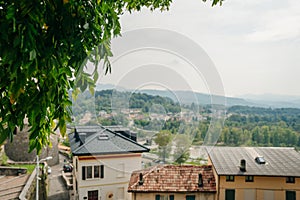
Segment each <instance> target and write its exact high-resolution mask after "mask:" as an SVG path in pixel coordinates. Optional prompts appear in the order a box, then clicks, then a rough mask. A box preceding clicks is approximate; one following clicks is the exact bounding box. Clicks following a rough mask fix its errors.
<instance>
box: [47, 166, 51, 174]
mask: <svg viewBox="0 0 300 200" xmlns="http://www.w3.org/2000/svg"><path fill="white" fill-rule="evenodd" d="M47 172H48V174H51V172H52V170H51V167H49V166H48V169H47Z"/></svg>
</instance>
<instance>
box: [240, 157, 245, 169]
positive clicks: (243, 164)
mask: <svg viewBox="0 0 300 200" xmlns="http://www.w3.org/2000/svg"><path fill="white" fill-rule="evenodd" d="M240 170H241V171H242V172H245V171H246V160H245V159H242V160H241V165H240Z"/></svg>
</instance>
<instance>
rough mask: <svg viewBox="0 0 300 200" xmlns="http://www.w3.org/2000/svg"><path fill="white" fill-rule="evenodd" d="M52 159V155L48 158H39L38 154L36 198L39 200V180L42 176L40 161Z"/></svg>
mask: <svg viewBox="0 0 300 200" xmlns="http://www.w3.org/2000/svg"><path fill="white" fill-rule="evenodd" d="M51 159H52V156H49V157H47V158H43V159H41V160H39V156H38V155H36V195H35V196H36V200H39V180H40V177H39V171H40V170H39V168H40V162H44V161H47V160H51Z"/></svg>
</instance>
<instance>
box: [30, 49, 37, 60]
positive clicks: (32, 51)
mask: <svg viewBox="0 0 300 200" xmlns="http://www.w3.org/2000/svg"><path fill="white" fill-rule="evenodd" d="M35 58H36V51H35V49H33V50H31V51H30V53H29V60H34V59H35Z"/></svg>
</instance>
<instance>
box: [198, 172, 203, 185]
mask: <svg viewBox="0 0 300 200" xmlns="http://www.w3.org/2000/svg"><path fill="white" fill-rule="evenodd" d="M198 187H203V178H202V174H199V175H198Z"/></svg>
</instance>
